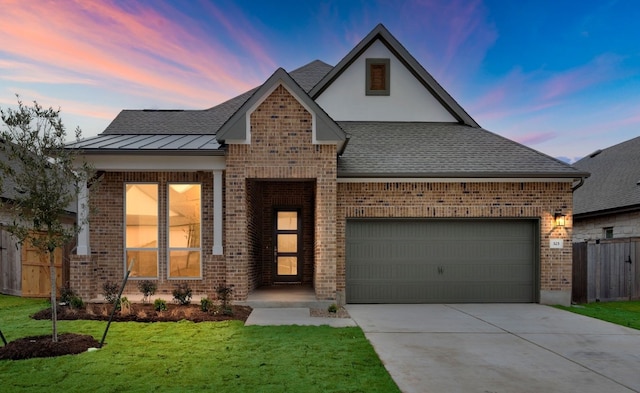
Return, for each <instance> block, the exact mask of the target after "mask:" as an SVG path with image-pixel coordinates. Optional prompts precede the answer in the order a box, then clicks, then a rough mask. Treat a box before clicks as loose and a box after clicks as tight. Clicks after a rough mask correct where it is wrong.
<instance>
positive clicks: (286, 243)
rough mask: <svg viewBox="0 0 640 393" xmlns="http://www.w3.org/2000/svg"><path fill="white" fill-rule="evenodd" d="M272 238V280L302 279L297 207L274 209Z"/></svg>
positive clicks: (298, 212)
mask: <svg viewBox="0 0 640 393" xmlns="http://www.w3.org/2000/svg"><path fill="white" fill-rule="evenodd" d="M273 239H274V252H273V254H274V258H273V259H274V272H275V280H274V281H275V282H298V281H302V252H301V244H302V219H301V214H300V210H299V209H276V211H275V214H274V236H273Z"/></svg>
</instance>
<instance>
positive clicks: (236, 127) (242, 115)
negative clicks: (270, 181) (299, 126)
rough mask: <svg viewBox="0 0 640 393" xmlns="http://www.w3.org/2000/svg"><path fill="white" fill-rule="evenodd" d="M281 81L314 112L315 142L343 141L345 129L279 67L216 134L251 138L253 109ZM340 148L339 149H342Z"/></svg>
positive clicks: (221, 138) (239, 140) (223, 137)
mask: <svg viewBox="0 0 640 393" xmlns="http://www.w3.org/2000/svg"><path fill="white" fill-rule="evenodd" d="M280 85H282V86H283V87H284V88H285V89H287V91H289V93H290V94H291V95H293V96H294V97H295V98H296V99H297V100H298V102H300V104H302V106H304V107H305V109H306V110H307V111H309V113H311V116H312V131H313V143H317V144H323V143H337V144H339V145H343V144H344V141H345V140H346V139H347V137H346V134H345V133H344V131H342V129H341V128H340V127H339V126H338V125H337V124H336V123H335V122H334V121H333V120H332V119H331V118H330V117H329V115H327V114H326V113H325V112H324V110H322V108H320V107H319V106H318V104H316V102H315V101H313V100H312V99H311V97H309V95H308V94H307V93H306V92H305V91H304V90H303V89H302V88H301V87H300V85H298V84H297V83H296V82H295V81H294V80H293V78H292V77H291V76H290V75H289V74H288V73H287V72H286V71H285V70H284V69H282V68H279V69H278V70H277V71H276V72H275V73H273V75H271V77H269V79H267V81H266V82H265V83H264V84H263V85H262V86H260V87H259V88H258V89H257V90H256V91H255V92H254V93H253V95H252V96H251V98H249V99H248V100H247V101H245V102H244V103H243V104H242V106H240V108H238V110H237V111H236V112H235V113H234V114H233V115H232V116H231V117H230V118H229V120H227V121H226V122H225V123H224V124H223V125H222V127H221V128H220V130H219V131H218V133H217V135H216V139H217V140H218V141H220V142H226V143H250V142H251V124H250V116H251V113H252V112H253V111H254V110H255V109H256V108H257V107H258V106H259V105H260V104H261V103H262V102H263V101H264V100H265V99H266V98H267V97H268V96H269V95H270V94H271V93H272V92H273V91H274V90H275V89H276V88H277V87H278V86H280ZM339 150H340V149H339Z"/></svg>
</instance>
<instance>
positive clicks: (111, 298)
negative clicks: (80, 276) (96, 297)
mask: <svg viewBox="0 0 640 393" xmlns="http://www.w3.org/2000/svg"><path fill="white" fill-rule="evenodd" d="M119 290H120V286H119V285H118V284H117V283H115V282H111V281H107V282H105V283H104V284H102V294H103V295H104V299H105V300H106V301H107V302H109V303H111V304H114V303H115V302H116V301H117V300H118V292H119Z"/></svg>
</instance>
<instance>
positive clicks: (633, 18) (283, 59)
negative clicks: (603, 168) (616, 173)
mask: <svg viewBox="0 0 640 393" xmlns="http://www.w3.org/2000/svg"><path fill="white" fill-rule="evenodd" d="M639 17H640V4H638V2H637V1H636V0H617V1H616V0H613V1H607V0H532V1H528V0H409V1H394V0H388V1H382V0H380V1H373V0H369V1H364V0H361V1H358V0H327V1H311V0H309V1H301V0H293V1H277V0H270V1H255V0H247V1H243V0H239V1H225V0H216V1H206V0H181V1H161V0H149V1H133V0H124V1H116V0H106V1H102V0H91V1H89V0H85V1H80V0H78V1H75V0H58V1H46V0H29V1H24V0H0V107H3V108H7V107H14V106H15V104H16V102H17V100H16V96H15V95H16V94H19V96H20V99H21V100H22V101H24V102H25V103H31V102H32V101H34V100H35V101H37V102H38V103H39V104H41V105H44V106H47V107H48V106H52V107H54V108H60V109H61V113H62V118H63V120H64V122H65V125H66V127H67V129H68V132H69V135H74V133H73V130H74V129H75V128H76V127H77V126H79V127H80V128H81V129H82V135H83V137H90V136H95V135H97V134H99V133H100V132H102V131H103V130H104V129H105V128H106V127H107V126H108V124H109V123H110V122H111V120H113V119H114V118H115V116H116V115H117V114H118V113H119V112H120V111H121V110H123V109H205V108H210V107H212V106H215V105H217V104H219V103H221V102H224V101H226V100H228V99H230V98H233V97H235V96H236V95H239V94H241V93H243V92H245V91H247V90H249V89H252V88H254V87H256V86H259V85H261V84H262V83H263V82H264V81H265V80H266V79H267V78H268V77H269V76H270V75H271V74H272V73H273V72H275V70H276V69H277V68H278V67H282V68H284V69H285V70H287V71H292V70H294V69H296V68H298V67H301V66H303V65H305V64H307V63H309V62H311V61H313V60H316V59H318V60H322V61H324V62H326V63H329V64H331V65H335V64H337V63H338V62H339V61H340V59H342V58H343V57H344V56H345V55H346V54H347V53H348V52H349V50H351V49H352V48H353V47H354V46H355V45H356V44H357V43H358V42H359V41H360V40H361V39H362V38H364V37H365V36H366V35H367V34H368V33H369V32H370V31H371V30H372V29H373V28H374V27H375V26H376V25H377V24H378V23H383V24H384V25H385V27H386V28H387V29H388V30H389V31H390V32H391V34H393V35H394V36H395V37H396V38H397V39H398V40H399V41H400V42H401V43H402V44H403V46H404V47H405V48H406V49H407V50H408V51H409V52H410V53H411V54H412V55H413V56H414V57H415V58H416V59H417V60H418V61H419V62H420V63H421V64H422V65H423V66H424V67H425V69H426V70H427V71H428V72H429V73H430V74H431V75H432V76H433V77H434V78H435V79H436V80H437V81H438V82H439V83H440V84H441V85H442V86H443V87H444V88H445V90H447V91H448V92H449V93H450V94H451V95H452V96H453V98H454V99H455V100H456V101H457V102H458V103H459V104H460V105H461V106H462V107H463V108H464V109H465V110H466V111H467V112H468V113H469V114H470V115H471V117H473V118H474V119H475V120H476V122H478V123H479V124H480V125H481V126H482V127H483V128H485V129H488V130H490V131H492V132H494V133H496V134H499V135H502V136H504V137H507V138H509V139H512V140H515V141H517V142H520V143H522V144H524V145H526V146H529V147H531V148H533V149H536V150H538V151H541V152H542V153H545V154H547V155H550V156H552V157H556V158H559V159H562V160H564V161H566V162H570V163H572V162H575V161H576V160H577V159H579V158H581V157H584V156H586V155H588V154H590V153H591V152H593V151H595V150H597V149H604V148H606V147H609V146H612V145H615V144H617V143H620V142H624V141H626V140H629V139H631V138H634V137H636V136H638V135H639V134H640V23H638V20H639Z"/></svg>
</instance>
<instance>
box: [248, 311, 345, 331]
mask: <svg viewBox="0 0 640 393" xmlns="http://www.w3.org/2000/svg"><path fill="white" fill-rule="evenodd" d="M250 325H268V326H279V325H300V326H321V325H329V326H331V327H347V326H356V323H355V322H354V321H353V319H351V318H322V317H312V316H311V315H310V311H309V308H306V307H297V308H293V307H288V308H274V307H271V308H254V309H253V311H251V315H249V318H248V319H247V321H246V322H245V326H250Z"/></svg>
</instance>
